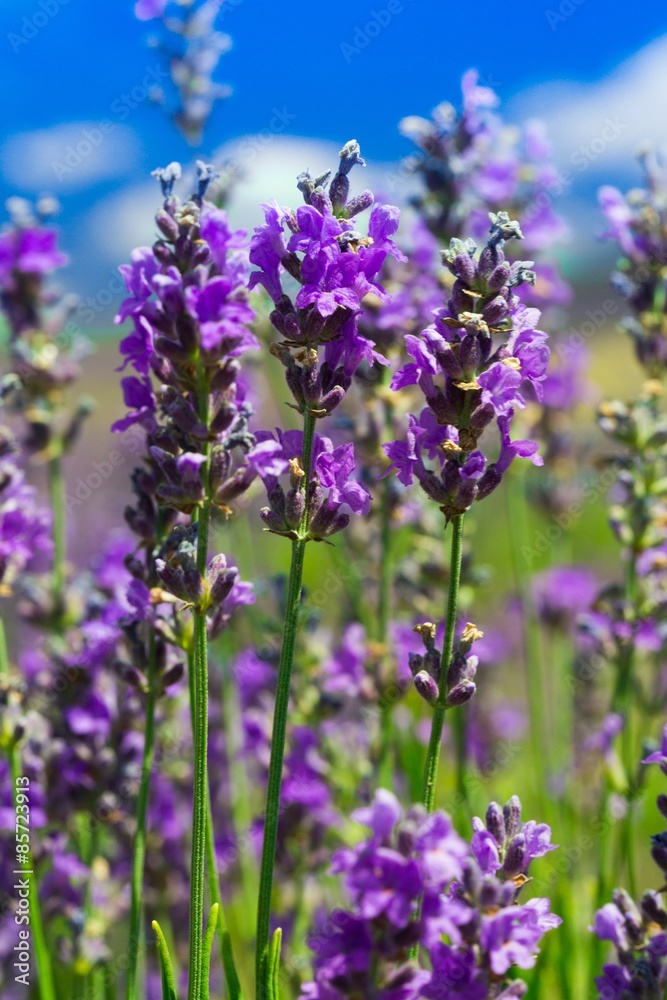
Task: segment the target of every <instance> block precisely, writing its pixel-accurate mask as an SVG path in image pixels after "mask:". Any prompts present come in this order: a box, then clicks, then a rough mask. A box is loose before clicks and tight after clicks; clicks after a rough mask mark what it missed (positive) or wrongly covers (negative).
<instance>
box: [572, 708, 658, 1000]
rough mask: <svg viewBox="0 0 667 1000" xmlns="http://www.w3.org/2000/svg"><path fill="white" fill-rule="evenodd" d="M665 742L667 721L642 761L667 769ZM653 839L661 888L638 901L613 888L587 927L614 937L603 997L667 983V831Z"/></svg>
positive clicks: (600, 984) (642, 992)
mask: <svg viewBox="0 0 667 1000" xmlns="http://www.w3.org/2000/svg"><path fill="white" fill-rule="evenodd" d="M665 747H667V726H666V727H665V729H664V731H663V734H662V746H661V749H660V750H657V751H655V752H654V753H652V754H649V756H648V757H646V758H645V760H644V761H643V763H644V764H654V763H659V764H660V768H661V770H662V771H663V773H667V766H666V758H665V756H664V750H665ZM657 805H658V809H659V810H660V812H661V814H662V815H663V817H666V816H667V796H665V795H659V796H658V800H657ZM651 844H652V850H651V854H652V857H653V860H654V861H655V863H656V864H657V865H658V867H659V868H660V882H661V888H660V889H659V890H657V891H652V890H649V891H647V892H645V893H644V895H643V896H642V897H641V900H640V901H639V904H637V903H635V902H634V900H633V899H632V898H631V896H630V895H629V894H628V893H627V892H626V891H625V890H624V889H615V890H614V892H613V895H612V902H610V903H605V905H604V906H602V907H601V909H599V910H598V911H597V913H596V914H595V919H594V921H593V926H592V927H590V928H589V930H591V931H592V932H593V933H594V934H595V935H596V936H597V938H598V939H599V940H600V941H608V942H610V943H611V944H612V945H613V946H614V948H615V950H616V956H617V961H616V962H615V963H609V964H607V965H605V966H604V967H603V969H602V975H601V976H599V977H598V978H597V979H596V980H595V984H596V986H597V988H598V991H599V996H600V1000H607V998H612V1000H616V998H618V1000H622V998H624V997H626V996H627V997H630V996H641V997H646V998H647V1000H648V998H650V1000H653V998H655V1000H658V998H659V997H660V996H662V995H663V994H664V991H665V986H667V910H665V906H664V900H663V899H662V898H661V897H662V896H663V894H664V884H663V883H664V881H665V873H666V872H667V833H659V834H655V835H654V836H653V837H651Z"/></svg>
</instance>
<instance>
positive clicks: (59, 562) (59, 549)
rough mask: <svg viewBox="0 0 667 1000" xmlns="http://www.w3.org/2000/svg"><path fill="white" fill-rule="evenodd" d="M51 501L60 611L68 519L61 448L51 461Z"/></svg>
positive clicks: (54, 585)
mask: <svg viewBox="0 0 667 1000" xmlns="http://www.w3.org/2000/svg"><path fill="white" fill-rule="evenodd" d="M49 500H50V503H51V510H52V512H53V570H52V575H51V588H52V594H53V600H54V604H55V607H56V608H58V609H60V608H61V607H62V604H63V596H64V589H65V552H66V519H65V482H64V479H63V465H62V455H61V452H60V446H58V451H57V453H56V454H55V455H54V456H53V457H52V458H51V459H49Z"/></svg>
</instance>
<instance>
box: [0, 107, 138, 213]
mask: <svg viewBox="0 0 667 1000" xmlns="http://www.w3.org/2000/svg"><path fill="white" fill-rule="evenodd" d="M139 151H140V143H139V140H138V137H137V136H136V135H135V133H134V132H133V131H132V130H131V129H129V128H127V126H125V125H120V124H118V123H116V122H111V121H106V122H102V123H101V122H96V121H90V122H87V121H80V122H69V123H67V124H63V125H56V126H54V127H53V128H49V129H42V130H39V131H36V132H23V133H20V134H18V135H15V136H12V137H11V138H10V139H8V140H7V141H6V142H5V143H4V145H3V146H2V148H0V156H1V157H2V161H3V173H4V176H5V178H6V180H7V181H8V182H9V183H10V184H13V185H15V186H16V187H17V188H19V189H20V190H21V191H29V192H35V193H38V192H42V191H51V192H53V193H54V194H56V195H57V194H58V193H60V192H61V191H74V190H79V189H83V188H87V187H90V186H91V185H93V184H96V183H97V182H98V181H102V180H109V179H111V178H114V177H127V176H128V175H129V174H130V173H132V171H133V169H134V168H135V166H136V164H137V161H138V154H139Z"/></svg>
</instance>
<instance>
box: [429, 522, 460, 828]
mask: <svg viewBox="0 0 667 1000" xmlns="http://www.w3.org/2000/svg"><path fill="white" fill-rule="evenodd" d="M463 517H464V515H463V514H456V515H455V516H454V517H453V518H452V522H451V525H452V530H451V534H452V541H451V551H450V560H449V589H448V592H447V610H446V614H445V637H444V641H443V644H442V656H441V658H440V677H439V683H438V695H437V698H436V700H435V702H434V704H433V718H432V721H431V735H430V737H429V742H428V749H427V751H426V763H425V765H424V785H423V789H424V790H423V793H422V804H423V805H424V807H425V809H426V811H427V812H429V813H432V812H433V810H434V809H435V793H436V787H437V780H438V767H439V764H440V752H441V748H442V729H443V726H444V722H445V712H446V711H447V695H448V693H449V690H448V686H447V671H448V668H449V663H450V661H451V658H452V653H453V651H454V636H455V633H456V613H457V609H458V601H459V587H460V585H461V557H462V555H463Z"/></svg>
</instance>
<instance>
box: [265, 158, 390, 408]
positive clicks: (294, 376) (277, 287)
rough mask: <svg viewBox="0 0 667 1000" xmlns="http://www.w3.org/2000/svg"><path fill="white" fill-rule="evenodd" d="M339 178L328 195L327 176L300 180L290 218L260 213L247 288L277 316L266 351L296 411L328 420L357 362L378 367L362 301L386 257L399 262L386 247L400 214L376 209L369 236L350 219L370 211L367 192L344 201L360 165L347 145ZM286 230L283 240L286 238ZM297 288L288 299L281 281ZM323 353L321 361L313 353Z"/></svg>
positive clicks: (275, 211)
mask: <svg viewBox="0 0 667 1000" xmlns="http://www.w3.org/2000/svg"><path fill="white" fill-rule="evenodd" d="M340 155H341V159H340V166H339V170H338V173H337V174H336V175H335V176H334V178H333V180H332V181H331V185H330V186H329V190H328V191H327V187H326V184H327V180H328V178H329V173H326V174H323V175H322V176H321V177H316V178H313V177H311V176H310V174H309V173H308V172H306V173H304V174H301V175H300V177H299V185H298V186H299V189H300V190H301V192H302V194H303V197H304V201H305V202H306V204H305V205H303V206H302V207H301V208H298V209H297V210H296V211H295V212H294V211H292V210H290V209H287V208H281V207H280V206H278V205H277V204H276V203H275V202H272V203H270V204H268V205H265V206H264V212H265V217H266V222H265V224H264V225H263V226H260V227H259V228H258V229H256V230H255V233H254V235H253V237H252V240H251V243H250V260H251V262H252V263H253V264H255V265H256V266H257V267H258V270H257V271H254V272H253V273H252V275H251V277H250V286H251V287H255V286H256V285H258V284H259V285H263V286H264V288H265V289H266V291H267V292H268V294H269V295H270V297H271V298H272V300H273V302H274V304H275V309H274V311H273V312H272V313H271V317H270V318H271V323H272V325H273V326H274V328H275V329H276V330H277V331H278V333H279V334H280V335H281V336H282V338H283V340H282V342H280V343H278V344H276V345H274V346H273V347H272V353H274V354H275V355H276V356H277V357H278V358H279V359H280V361H281V362H282V364H283V365H284V366H285V368H286V379H287V384H288V386H289V389H290V391H291V392H292V395H293V396H294V399H295V401H296V404H297V408H298V409H299V411H300V412H303V411H304V409H305V408H308V410H309V411H310V413H312V414H313V415H314V416H316V417H324V416H327V415H328V414H330V413H331V412H332V411H333V410H334V409H335V408H336V407H337V406H338V405H339V404H340V402H341V400H342V399H343V397H344V395H345V393H346V391H347V389H348V388H349V386H350V382H351V378H352V375H353V374H354V373H355V371H356V370H357V368H358V367H359V365H360V364H361V362H362V361H363V360H366V361H369V362H371V361H373V360H379V361H380V363H382V357H381V355H379V354H378V353H377V352H376V351H375V349H374V346H373V344H372V342H371V341H370V340H369V339H368V338H367V337H366V336H364V335H362V333H360V331H359V318H360V316H361V313H362V300H363V298H364V296H366V295H367V294H368V293H369V292H372V293H373V294H374V295H375V296H376V297H378V298H380V299H384V298H386V293H385V292H384V290H383V288H382V287H381V285H380V283H379V278H378V276H379V273H380V270H381V268H382V265H383V263H384V261H385V259H386V258H387V256H388V255H392V256H394V257H397V258H399V259H402V257H403V255H402V254H401V252H400V251H399V250H398V248H397V246H396V244H395V243H394V241H393V240H392V236H393V235H394V234H395V233H396V230H397V228H398V219H399V213H398V209H396V208H394V207H392V206H389V205H375V207H374V208H373V209H372V211H371V214H370V218H369V221H368V230H367V235H365V234H363V233H361V232H359V231H358V230H357V229H356V228H355V223H356V217H357V216H358V215H359V214H361V213H362V212H363V211H365V210H366V209H368V208H369V207H370V206H371V205H372V204H373V196H372V194H371V193H370V192H369V191H365V192H363V193H362V194H361V195H358V196H356V197H353V198H349V199H348V191H349V181H348V174H349V172H350V170H351V168H352V166H353V165H354V164H355V163H356V164H363V160H361V157H360V155H359V147H358V144H357V143H356V142H355V141H354V140H353V141H352V142H349V143H347V144H346V145H345V146H344V147H343V149H342V150H341V154H340ZM286 229H287V231H288V234H289V233H291V235H289V237H288V234H286ZM285 274H286V275H289V276H290V277H291V278H293V279H296V280H297V281H298V282H299V283H300V285H301V289H300V291H299V292H298V294H297V295H296V297H295V298H294V300H292V298H291V296H290V295H289V294H288V293H286V292H285V290H284V289H283V276H284V275H285ZM319 347H323V348H324V354H323V360H322V361H321V362H320V359H319V358H318V353H317V350H318V348H319Z"/></svg>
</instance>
